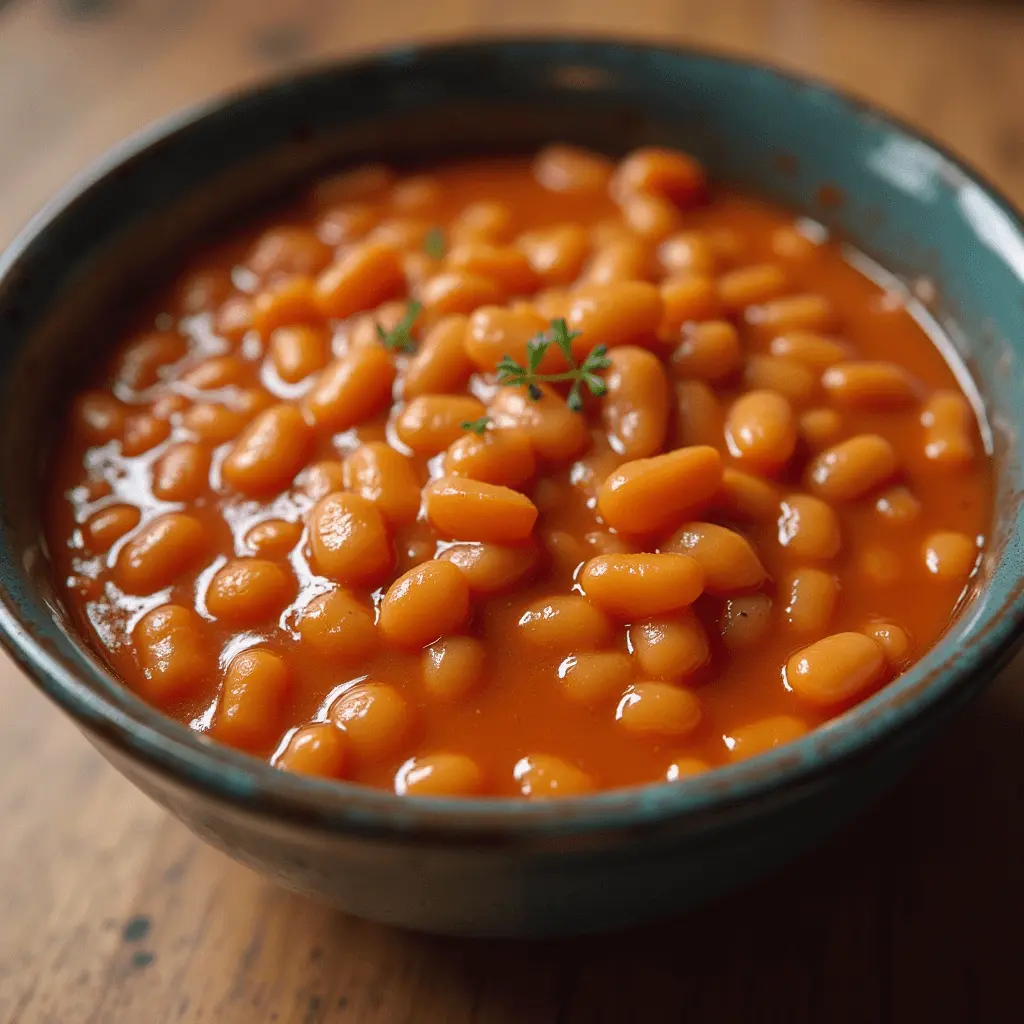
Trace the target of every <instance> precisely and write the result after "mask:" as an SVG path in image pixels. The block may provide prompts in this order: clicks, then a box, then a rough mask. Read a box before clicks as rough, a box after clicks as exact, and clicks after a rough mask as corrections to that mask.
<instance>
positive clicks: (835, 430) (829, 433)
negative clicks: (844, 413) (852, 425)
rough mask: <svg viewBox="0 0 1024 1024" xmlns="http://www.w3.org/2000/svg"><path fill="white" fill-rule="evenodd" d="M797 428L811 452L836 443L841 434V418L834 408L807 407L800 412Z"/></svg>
mask: <svg viewBox="0 0 1024 1024" xmlns="http://www.w3.org/2000/svg"><path fill="white" fill-rule="evenodd" d="M798 429H799V432H800V436H801V437H802V438H803V440H804V443H805V444H806V445H807V447H808V448H810V450H811V451H812V452H820V451H822V450H823V449H824V448H828V447H830V446H831V445H834V444H838V442H839V441H840V440H841V439H842V436H843V419H842V417H841V416H840V415H839V413H837V412H836V411H835V409H808V410H807V412H805V413H801V414H800V420H799V425H798Z"/></svg>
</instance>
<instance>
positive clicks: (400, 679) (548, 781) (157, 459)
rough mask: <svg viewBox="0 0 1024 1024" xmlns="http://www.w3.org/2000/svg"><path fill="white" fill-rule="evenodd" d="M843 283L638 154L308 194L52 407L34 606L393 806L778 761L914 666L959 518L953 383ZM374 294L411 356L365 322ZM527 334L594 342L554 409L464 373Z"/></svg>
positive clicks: (802, 249) (985, 499) (860, 289)
mask: <svg viewBox="0 0 1024 1024" xmlns="http://www.w3.org/2000/svg"><path fill="white" fill-rule="evenodd" d="M282 229H284V230H282ZM481 241H483V242H484V243H486V244H485V246H484V247H482V248H481V246H480V245H479V243H480V242H481ZM848 255H849V254H848V253H847V252H846V251H845V250H843V249H842V248H841V247H839V246H838V245H836V244H834V243H831V242H828V241H827V240H823V239H822V238H820V237H817V235H816V232H815V230H814V226H813V225H803V224H800V223H794V221H793V219H792V218H791V217H790V216H789V215H787V214H786V213H785V212H783V211H779V210H776V209H773V208H771V207H770V206H767V205H765V204H764V203H761V202H759V201H755V200H753V199H750V198H747V197H744V196H740V195H737V194H735V193H732V192H730V191H727V190H724V189H723V190H719V189H715V188H708V187H707V186H706V183H705V182H704V179H703V175H702V172H701V171H700V169H699V168H698V167H697V166H696V165H695V164H693V163H692V161H689V160H687V159H685V158H680V157H677V156H676V155H675V154H666V153H659V152H653V153H651V152H646V153H645V152H643V151H641V152H638V153H637V154H634V155H632V156H631V157H629V158H627V159H626V160H625V161H623V162H621V163H620V164H619V165H618V166H617V167H616V166H615V165H613V164H612V163H611V162H608V161H605V160H603V159H602V158H597V157H594V156H590V155H587V154H581V153H579V152H578V151H573V150H568V149H563V148H561V147H552V148H550V149H549V150H547V151H544V152H542V153H541V154H539V155H538V156H537V157H536V158H535V159H534V160H533V161H532V162H531V161H528V160H520V159H509V160H502V161H487V162H472V163H462V164H455V165H451V166H445V167H441V168H439V169H437V170H436V171H433V172H432V173H428V174H417V175H414V176H411V177H406V178H404V179H403V178H399V177H397V176H396V175H394V174H393V173H392V172H388V171H386V170H385V169H381V168H368V169H360V170H357V171H355V172H352V173H349V174H346V175H342V176H340V177H338V178H335V179H331V180H329V181H326V182H323V183H321V184H318V185H317V186H316V187H315V188H314V189H313V190H312V193H311V195H310V197H309V198H308V199H307V200H304V201H303V203H301V204H299V205H297V206H296V207H294V208H292V209H289V210H288V211H286V212H285V213H281V214H278V215H275V217H274V218H273V219H272V220H271V221H270V222H268V223H264V224H261V225H259V226H257V227H256V228H254V229H253V230H252V231H250V232H248V233H245V234H244V235H240V236H239V237H236V238H233V239H230V240H228V241H227V242H225V243H223V244H221V245H219V246H217V247H215V248H210V249H208V250H206V251H203V252H200V253H199V254H198V255H197V256H196V258H195V259H194V261H192V263H190V265H189V266H188V267H186V268H185V269H184V270H183V271H182V273H181V274H180V275H179V277H178V278H177V279H176V280H175V281H174V283H173V285H172V286H171V287H169V288H168V289H167V290H166V291H165V293H164V294H162V295H160V296H159V297H158V300H157V301H156V303H155V304H154V305H153V306H151V307H150V308H148V309H146V310H145V311H144V312H143V313H142V314H141V315H140V317H139V320H138V324H137V327H136V329H134V330H133V331H132V332H130V333H129V334H127V335H126V336H125V337H123V338H121V339H120V341H119V343H118V346H117V348H116V351H115V354H114V356H113V358H112V360H111V361H110V362H109V364H108V365H107V366H106V368H105V369H104V370H103V372H102V373H101V374H100V375H99V376H98V378H97V382H96V384H95V388H94V389H93V390H90V391H88V392H85V393H83V394H82V395H79V396H78V397H77V398H76V400H75V404H74V406H73V408H72V411H71V413H70V416H69V420H68V424H67V426H66V428H65V433H64V435H63V437H62V439H61V443H60V444H59V445H58V446H57V452H58V455H57V457H56V462H55V465H54V466H53V469H52V473H51V477H50V480H51V484H50V493H49V501H48V517H47V536H48V541H49V546H50V551H51V552H52V558H53V562H54V566H55V569H56V573H57V576H58V578H59V580H60V581H61V584H62V591H63V594H64V597H65V600H66V601H67V603H68V606H69V608H70V609H71V611H72V613H73V615H74V617H75V619H76V620H77V621H78V622H79V624H80V625H81V628H82V629H83V631H84V633H85V635H86V636H87V637H88V638H89V641H90V642H91V643H92V644H93V646H94V647H95V648H96V649H97V650H98V651H99V652H100V653H101V654H102V656H103V657H104V658H105V659H106V660H107V661H108V662H109V663H110V665H111V666H112V668H113V669H114V671H115V672H116V673H117V674H118V675H119V676H120V677H121V678H122V679H123V680H124V681H125V682H126V683H127V684H128V685H129V686H131V687H133V688H134V689H136V690H137V691H138V692H139V693H140V694H141V695H142V696H143V697H145V698H146V699H148V700H151V701H152V702H154V703H156V704H157V705H158V706H160V707H161V708H162V710H164V711H165V712H166V713H168V714H170V715H173V716H174V717H175V718H177V719H179V720H180V721H182V722H185V723H188V724H189V725H190V726H191V728H193V729H195V730H197V731H199V732H203V733H208V734H210V735H211V736H212V737H213V738H215V739H220V740H222V741H223V742H228V743H231V744H233V745H236V746H239V747H242V748H243V749H247V750H249V751H250V752H252V753H254V754H256V755H258V756H260V757H265V758H269V759H271V760H273V761H275V763H278V764H279V766H280V767H282V768H286V769H288V770H293V771H305V772H312V773H315V774H322V775H328V776H333V777H339V778H347V779H352V780H356V781H359V782H363V783H367V784H370V785H374V786H380V787H385V788H394V789H396V790H397V791H398V792H400V793H408V794H427V795H430V794H437V795H473V794H478V793H481V794H493V795H503V796H512V795H526V796H529V797H534V798H536V797H545V796H558V795H572V794H574V793H580V792H586V791H588V790H590V789H600V788H609V787H616V786H626V785H632V784H636V783H642V782H648V781H653V780H658V779H665V778H666V777H667V778H669V779H684V778H686V777H688V776H690V775H692V774H694V773H695V772H698V771H703V770H706V769H707V768H708V767H714V766H717V765H720V764H725V763H728V762H730V761H732V760H736V759H739V758H744V757H749V756H753V755H755V754H757V753H760V752H762V751H763V750H765V749H767V748H769V747H771V746H774V745H777V744H779V743H784V742H787V741H788V740H790V739H793V738H795V737H796V736H798V735H800V734H801V733H802V732H804V731H805V730H806V729H808V728H813V727H815V726H817V725H819V724H821V723H822V722H824V721H826V720H828V719H829V718H830V717H832V716H833V715H835V714H836V713H838V712H840V711H842V710H844V709H845V708H846V707H849V706H850V705H851V704H853V703H855V702H856V701H857V700H860V699H863V698H864V697H865V696H867V695H869V694H870V693H871V692H873V691H874V690H876V689H877V688H878V687H879V686H881V685H884V683H885V682H887V681H889V680H891V679H892V678H893V677H894V676H895V675H897V674H898V673H899V672H900V671H901V670H903V669H904V668H906V667H907V666H908V665H909V664H911V663H912V662H913V661H914V660H916V659H917V658H919V657H920V656H921V655H922V654H923V653H924V652H925V651H926V650H927V649H928V647H930V646H931V645H932V644H933V643H934V642H935V641H936V639H937V638H938V637H939V636H940V635H941V633H942V632H943V630H944V629H945V628H946V627H947V626H948V624H949V622H950V620H951V617H952V616H953V614H954V612H955V609H956V608H957V605H958V601H959V600H960V598H961V596H962V594H963V593H964V591H965V587H966V585H967V582H968V578H969V576H970V574H971V573H972V572H973V571H975V568H976V565H977V560H978V558H979V555H980V550H981V547H982V546H983V543H984V534H985V532H986V530H987V527H988V523H989V517H990V503H991V480H990V467H989V463H988V459H987V456H986V453H985V449H984V445H983V443H982V439H981V436H980V434H979V430H978V425H977V422H976V420H975V418H974V414H973V412H972V411H971V408H970V406H969V405H968V404H967V403H966V401H965V400H964V399H963V397H962V395H961V394H960V389H959V386H958V384H957V381H956V379H955V377H954V375H953V373H952V372H951V370H950V369H949V367H948V366H947V364H946V363H945V362H944V360H943V358H942V356H941V355H940V353H939V351H938V349H937V348H936V347H935V346H934V345H933V343H932V341H931V340H930V339H929V337H928V336H927V334H926V333H925V332H924V331H923V330H922V328H921V327H920V326H919V324H918V322H917V321H916V320H915V318H914V317H913V316H912V315H911V311H910V307H909V304H908V303H907V301H905V297H904V296H902V295H901V293H900V292H898V291H894V290H892V291H885V290H883V289H882V288H881V287H879V286H878V285H877V284H875V283H873V281H872V280H870V279H869V278H868V277H866V276H864V275H863V274H862V273H861V272H860V271H859V270H858V269H856V267H855V266H854V265H853V264H852V263H851V262H850V260H849V259H848V258H847V257H848ZM636 282H643V283H641V284H637V283H636ZM793 297H797V298H796V299H795V300H793V301H786V300H789V299H792V298H793ZM410 298H417V299H418V300H419V301H420V302H422V303H423V305H424V309H423V311H422V312H421V313H420V314H419V316H418V317H417V318H416V319H415V320H414V321H413V323H412V326H411V329H410V334H411V343H412V345H414V346H418V347H419V354H415V353H405V352H400V351H397V350H395V349H392V348H388V347H387V346H385V345H383V344H382V343H381V340H380V338H379V337H378V332H377V329H376V328H377V326H378V325H381V326H382V327H383V328H384V329H385V330H386V331H388V330H392V329H393V328H395V326H396V325H397V324H399V322H400V321H401V320H402V318H403V316H405V315H406V313H407V312H408V306H407V303H408V300H409V299H410ZM778 300H782V301H781V302H779V301H778ZM595 303H596V307H597V310H598V311H597V312H596V313H595V312H594V309H595ZM481 306H484V307H495V306H497V307H504V310H502V309H493V308H492V309H490V311H489V312H487V313H486V314H485V315H484V319H483V320H482V321H480V320H479V319H475V320H472V319H471V320H470V321H468V322H467V321H466V320H465V319H457V318H456V319H447V320H446V319H445V314H446V313H447V314H453V315H455V316H456V317H457V316H459V315H462V316H465V315H470V314H472V313H473V311H474V310H475V309H477V308H478V307H481ZM480 316H481V314H480V313H477V318H479V317H480ZM556 317H566V318H567V319H568V321H569V326H570V327H576V326H578V327H579V328H580V330H581V333H580V335H579V337H578V338H576V339H574V340H573V350H574V353H576V354H577V357H578V358H579V359H582V358H583V356H585V354H586V353H587V351H588V350H589V349H590V348H592V347H593V345H594V344H595V343H596V342H595V337H596V336H597V335H600V338H599V339H598V340H601V341H604V342H606V343H608V344H609V345H610V346H611V347H610V357H611V359H612V366H611V367H610V368H609V369H607V370H605V371H603V373H602V376H603V379H604V380H605V381H606V383H607V385H608V388H609V392H608V394H607V395H606V396H605V397H604V398H595V397H594V396H592V395H590V394H588V393H586V390H585V389H584V411H583V412H582V413H573V412H570V411H569V409H568V407H567V406H566V404H565V395H566V393H567V391H568V387H567V385H557V386H556V390H554V391H552V392H549V393H548V394H547V395H546V396H545V397H544V398H543V399H542V400H541V401H540V402H538V403H533V402H531V400H530V398H529V397H528V395H527V394H526V392H525V390H524V389H523V388H521V387H515V386H513V387H508V386H506V387H498V386H497V385H496V383H495V376H494V370H493V366H494V365H495V364H496V363H497V361H498V360H499V359H501V357H502V356H504V355H506V354H508V355H512V356H513V357H514V358H515V359H516V360H517V361H518V362H520V363H522V362H524V352H525V349H524V342H525V340H526V339H527V338H528V337H531V336H533V335H535V334H536V333H538V332H539V331H540V330H543V329H545V328H546V327H547V325H548V324H549V322H550V321H551V320H552V319H553V318H556ZM473 324H477V326H478V327H479V328H480V329H478V330H475V331H474V329H473V326H472V325H473ZM483 328H486V330H485V329H483ZM425 339H426V342H425ZM517 346H518V347H517ZM623 346H628V347H623ZM426 349H429V352H430V353H431V354H429V355H428V354H425V350H426ZM549 352H550V354H549V355H548V356H546V357H545V358H546V359H548V360H552V359H554V360H555V362H557V360H558V358H560V353H559V352H558V350H557V347H556V346H553V347H552V348H551V349H550V350H549ZM332 360H333V362H332ZM550 366H554V363H551V364H550V365H548V364H544V365H542V367H541V369H542V370H545V369H550ZM562 366H563V367H564V363H563V364H562ZM554 368H555V369H556V370H557V369H558V368H559V367H558V366H555V367H554ZM412 393H414V394H415V397H412ZM452 396H461V397H459V398H457V399H453V398H452ZM267 410H271V411H269V412H268V411H267ZM483 416H489V417H490V421H489V422H488V423H486V424H485V426H486V428H487V429H486V430H485V433H484V434H483V435H476V434H474V433H472V432H470V431H467V430H465V429H464V428H463V426H462V423H463V421H476V420H479V419H480V418H481V417H483ZM254 421H255V424H254ZM252 424H254V425H252ZM510 427H511V428H513V429H511V430H509V428H510ZM243 431H246V432H245V433H242V432H243ZM240 433H242V440H241V441H239V440H238V437H239V434H240ZM610 439H611V440H610ZM477 440H482V441H483V442H484V443H487V444H488V445H499V446H500V448H499V449H497V451H496V454H495V457H491V458H489V459H486V458H485V459H484V460H483V461H481V460H480V459H479V457H478V455H479V453H477V454H474V444H475V442H476V441H477ZM366 446H369V447H366ZM680 448H681V449H683V451H682V452H680V453H677V454H676V455H673V456H671V458H669V459H667V460H666V459H664V458H662V460H661V461H659V462H657V463H654V464H652V463H643V462H640V461H638V460H641V459H646V458H650V457H652V456H663V455H664V454H665V453H671V452H674V451H676V450H677V449H680ZM474 459H476V461H474ZM345 460H348V461H347V463H346V464H345V465H344V466H343V462H345ZM723 470H724V475H723ZM616 473H618V474H619V476H615V474H616ZM738 473H741V474H744V475H738ZM439 478H443V479H439ZM474 478H475V479H474ZM609 478H611V479H609ZM382 479H383V480H385V481H389V483H386V484H385V485H383V486H382V485H381V480H382ZM431 480H434V481H435V482H434V483H432V484H431V483H430V481H431ZM428 485H429V486H428ZM424 488H425V489H424ZM520 495H525V499H524V498H522V497H520ZM526 499H529V500H526ZM317 503H319V504H317ZM481 509H482V510H483V511H482V512H481ZM610 523H611V524H617V525H618V527H619V529H618V530H616V529H614V528H613V527H612V526H611V525H609V524H610ZM480 542H486V543H491V544H499V545H501V549H500V550H492V551H491V552H490V555H489V558H490V562H489V563H488V564H487V565H485V566H483V570H485V571H486V573H488V574H489V575H488V576H487V585H486V586H485V587H484V590H486V591H487V592H482V590H481V582H480V581H481V576H480V573H481V571H482V569H481V566H480V565H477V566H475V568H474V566H473V565H470V564H469V563H470V562H472V561H473V560H474V558H475V555H476V554H478V553H479V548H478V546H477V545H478V544H479V543H480ZM649 555H650V556H654V557H653V559H652V558H648V557H646V556H649ZM237 559H242V561H236V560H237ZM593 559H596V561H592V560H593ZM228 563H231V564H230V565H229V564H228ZM584 563H587V564H586V565H584ZM407 572H411V575H410V576H409V577H407V578H406V579H404V580H402V581H401V582H400V583H399V584H398V585H396V586H395V587H394V588H393V590H392V591H391V594H390V595H389V596H388V597H386V598H385V594H386V593H387V592H388V588H389V587H390V586H391V585H392V583H394V581H395V580H396V579H398V578H399V577H400V576H401V575H402V574H404V573H407ZM325 573H326V575H325ZM328 576H330V577H332V578H328ZM502 583H504V586H501V584H502ZM495 590H496V591H497V592H493V591H495ZM331 595H333V596H331ZM581 595H585V596H581ZM168 605H174V606H177V607H172V608H167V607H165V606H168ZM161 608H163V609H164V610H163V611H156V610H157V609H161ZM332 626H333V631H332V628H331V627H332ZM438 640H440V641H441V644H440V645H438V644H435V641H438ZM431 645H433V646H431ZM425 647H428V648H429V649H428V650H424V648H425ZM243 652H244V653H243Z"/></svg>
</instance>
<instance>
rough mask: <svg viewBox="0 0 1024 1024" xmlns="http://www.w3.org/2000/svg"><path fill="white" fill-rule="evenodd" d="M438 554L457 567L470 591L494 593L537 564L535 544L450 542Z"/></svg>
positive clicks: (528, 573) (504, 588) (509, 585)
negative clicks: (506, 544)
mask: <svg viewBox="0 0 1024 1024" xmlns="http://www.w3.org/2000/svg"><path fill="white" fill-rule="evenodd" d="M438 557H439V558H441V559H442V560H443V561H446V562H451V563H452V565H456V566H458V568H459V571H460V572H461V573H462V575H463V576H465V577H466V582H467V583H468V584H469V589H470V590H471V591H473V593H476V594H497V593H500V592H501V591H503V590H509V589H511V588H512V587H514V586H515V585H516V584H517V583H519V582H520V581H521V580H524V579H526V578H527V577H528V576H529V575H530V574H531V573H532V572H533V570H534V569H535V568H536V566H537V562H538V558H539V552H538V549H537V545H536V543H528V544H523V545H518V546H502V545H500V544H452V545H451V546H450V547H447V548H445V550H444V551H442V552H441V554H440V555H439V556H438Z"/></svg>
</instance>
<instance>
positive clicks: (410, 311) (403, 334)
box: [377, 299, 423, 352]
mask: <svg viewBox="0 0 1024 1024" xmlns="http://www.w3.org/2000/svg"><path fill="white" fill-rule="evenodd" d="M422 311H423V304H422V303H421V302H417V301H416V300H415V299H413V300H412V302H410V303H409V305H408V306H406V307H405V316H403V317H402V319H401V320H399V321H398V323H397V324H395V326H394V327H392V328H391V330H390V331H385V330H384V328H383V327H381V325H380V324H377V337H378V338H380V340H381V343H382V344H384V345H386V346H387V347H388V348H393V349H395V350H397V351H398V352H412V351H413V349H415V348H416V343H415V342H414V341H413V340H412V328H413V324H415V323H416V318H417V317H418V316H419V315H420V313H421V312H422Z"/></svg>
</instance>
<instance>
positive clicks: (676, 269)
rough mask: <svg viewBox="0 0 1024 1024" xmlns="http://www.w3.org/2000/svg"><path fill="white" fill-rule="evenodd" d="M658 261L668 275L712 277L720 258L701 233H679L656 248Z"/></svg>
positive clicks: (707, 238) (705, 236)
mask: <svg viewBox="0 0 1024 1024" xmlns="http://www.w3.org/2000/svg"><path fill="white" fill-rule="evenodd" d="M658 260H659V262H660V263H661V265H662V267H663V268H664V270H665V272H666V273H667V274H669V275H680V274H699V275H701V276H704V277H708V278H710V277H712V276H713V275H714V274H715V273H716V272H717V271H718V270H719V269H720V266H719V264H720V261H721V257H720V255H719V253H718V252H717V251H716V249H715V246H714V244H713V243H712V241H711V239H710V238H709V237H708V235H707V234H706V233H705V232H703V231H681V232H679V233H678V234H675V235H673V236H672V237H671V238H666V239H665V241H663V242H662V243H661V245H659V246H658Z"/></svg>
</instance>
